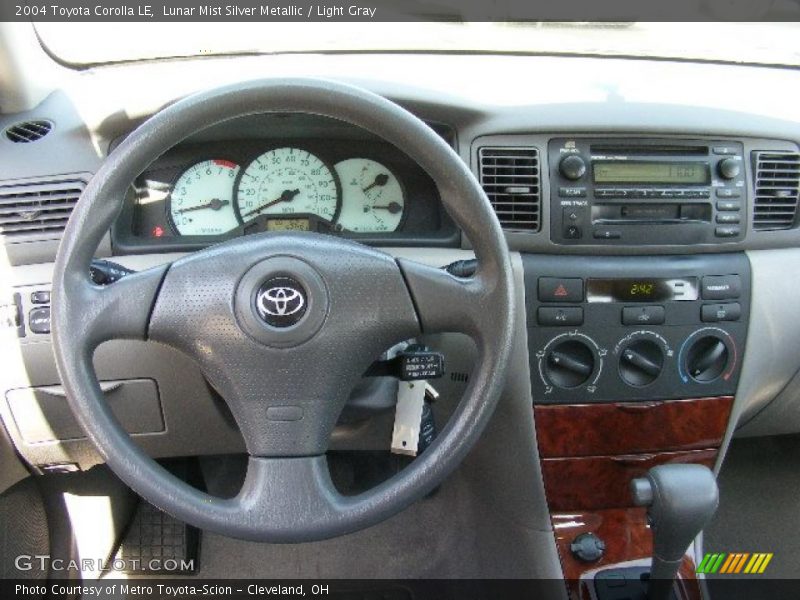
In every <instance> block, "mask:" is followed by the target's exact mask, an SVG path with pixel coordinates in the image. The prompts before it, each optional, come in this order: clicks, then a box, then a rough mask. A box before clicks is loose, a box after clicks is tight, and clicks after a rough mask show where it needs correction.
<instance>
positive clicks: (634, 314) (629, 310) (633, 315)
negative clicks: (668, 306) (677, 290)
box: [622, 306, 664, 325]
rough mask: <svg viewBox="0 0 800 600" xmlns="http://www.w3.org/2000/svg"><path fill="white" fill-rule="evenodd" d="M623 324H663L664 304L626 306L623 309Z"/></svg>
mask: <svg viewBox="0 0 800 600" xmlns="http://www.w3.org/2000/svg"><path fill="white" fill-rule="evenodd" d="M622 324H623V325H663V324H664V307H663V306H625V307H624V308H623V309H622Z"/></svg>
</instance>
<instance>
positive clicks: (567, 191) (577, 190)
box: [558, 186, 586, 198]
mask: <svg viewBox="0 0 800 600" xmlns="http://www.w3.org/2000/svg"><path fill="white" fill-rule="evenodd" d="M558 195H559V196H561V197H562V198H586V188H585V187H564V186H562V187H560V188H558Z"/></svg>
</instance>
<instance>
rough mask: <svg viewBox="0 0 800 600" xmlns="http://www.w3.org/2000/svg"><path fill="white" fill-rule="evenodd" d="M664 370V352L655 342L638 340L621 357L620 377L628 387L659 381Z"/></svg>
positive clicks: (627, 347)
mask: <svg viewBox="0 0 800 600" xmlns="http://www.w3.org/2000/svg"><path fill="white" fill-rule="evenodd" d="M663 368H664V352H663V351H662V350H661V346H659V345H658V344H657V343H656V342H654V341H653V340H649V339H639V340H636V341H635V342H633V343H632V344H630V345H628V346H626V347H625V348H623V350H622V352H621V353H620V355H619V375H620V377H622V379H623V381H625V383H627V384H628V385H632V386H635V387H642V386H645V385H649V384H651V383H653V382H654V381H655V380H656V379H658V376H659V375H660V374H661V370H662V369H663Z"/></svg>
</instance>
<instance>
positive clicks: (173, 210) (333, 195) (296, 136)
mask: <svg viewBox="0 0 800 600" xmlns="http://www.w3.org/2000/svg"><path fill="white" fill-rule="evenodd" d="M439 130H440V131H441V133H442V135H443V136H444V137H445V139H447V136H448V135H449V131H448V130H447V129H445V128H442V127H440V129H439ZM265 231H267V232H268V231H312V232H317V233H326V234H331V235H338V236H343V237H349V238H354V239H359V240H362V241H367V242H372V243H376V244H381V243H383V244H388V243H391V244H400V245H403V244H406V243H412V242H414V241H417V242H422V243H432V244H434V245H448V244H449V245H453V244H457V243H458V238H457V235H456V229H455V227H454V225H453V224H452V221H451V220H450V218H449V217H448V216H447V214H446V212H445V211H444V210H443V209H442V206H441V203H440V201H439V197H438V191H437V189H436V186H435V184H434V183H433V181H432V180H431V179H430V177H428V175H427V174H426V173H425V172H424V171H423V170H422V169H420V168H419V166H417V164H416V163H414V162H413V161H412V160H411V159H409V158H408V157H407V156H405V155H404V154H403V153H402V152H400V151H398V150H397V149H396V148H394V147H393V146H391V145H390V144H387V143H385V142H382V141H381V140H379V139H377V138H374V137H373V136H371V135H370V134H368V133H367V132H365V131H362V130H359V129H357V128H355V127H351V126H348V125H346V124H343V123H338V122H334V121H331V120H328V119H324V118H322V117H315V116H308V115H299V114H281V115H255V116H250V117H247V118H243V119H238V120H233V121H231V122H228V123H224V124H222V125H219V126H216V127H214V128H212V129H210V130H208V131H206V132H201V134H199V135H197V136H193V138H191V139H189V140H187V141H186V142H184V143H183V144H181V145H180V146H177V147H175V148H173V149H171V150H170V151H169V152H168V153H166V154H165V155H163V156H162V157H161V158H160V159H159V160H157V161H156V162H155V163H153V164H152V165H151V166H150V167H149V168H148V169H147V170H146V171H145V172H144V173H142V174H141V176H140V177H138V178H137V180H136V181H135V182H134V184H133V186H132V189H131V193H130V196H129V198H128V202H127V203H126V210H125V211H124V212H123V215H122V216H121V219H120V221H119V223H118V224H117V226H116V228H115V231H114V238H113V241H114V244H115V245H116V246H117V247H118V248H120V249H122V250H124V251H131V252H142V251H152V250H153V249H154V248H155V247H170V248H172V249H176V250H177V249H194V248H197V247H202V246H204V245H208V244H211V243H215V242H218V241H221V240H224V239H229V238H233V237H239V236H243V235H249V234H252V233H259V232H265Z"/></svg>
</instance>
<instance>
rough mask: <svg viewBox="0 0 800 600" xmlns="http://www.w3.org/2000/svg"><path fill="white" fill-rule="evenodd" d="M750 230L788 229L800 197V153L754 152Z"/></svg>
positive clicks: (790, 226)
mask: <svg viewBox="0 0 800 600" xmlns="http://www.w3.org/2000/svg"><path fill="white" fill-rule="evenodd" d="M754 154H755V173H756V198H755V204H754V206H753V229H756V230H760V231H769V230H774V229H791V228H792V226H793V225H794V224H795V219H796V217H797V203H798V196H799V195H800V154H798V153H797V152H755V153H754Z"/></svg>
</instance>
